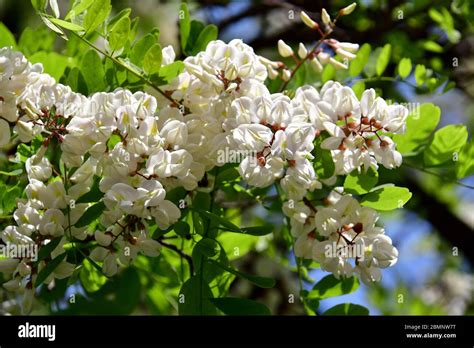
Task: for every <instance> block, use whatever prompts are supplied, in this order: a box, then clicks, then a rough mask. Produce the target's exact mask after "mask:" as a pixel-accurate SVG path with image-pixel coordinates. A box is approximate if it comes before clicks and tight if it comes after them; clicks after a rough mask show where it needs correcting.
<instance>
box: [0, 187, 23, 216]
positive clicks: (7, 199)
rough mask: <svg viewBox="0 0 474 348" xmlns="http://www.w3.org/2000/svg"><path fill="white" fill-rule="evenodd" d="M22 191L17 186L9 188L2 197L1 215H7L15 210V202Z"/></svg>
mask: <svg viewBox="0 0 474 348" xmlns="http://www.w3.org/2000/svg"><path fill="white" fill-rule="evenodd" d="M21 192H22V190H21V189H20V188H19V187H18V186H13V187H10V188H9V189H8V190H7V191H6V192H5V194H4V196H3V201H2V204H3V214H5V215H6V214H9V213H10V212H12V211H13V210H14V209H15V208H16V200H17V198H20V197H21Z"/></svg>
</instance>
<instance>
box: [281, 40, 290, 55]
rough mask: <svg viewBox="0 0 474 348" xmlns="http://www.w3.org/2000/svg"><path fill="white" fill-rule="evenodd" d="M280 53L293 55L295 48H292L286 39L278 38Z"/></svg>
mask: <svg viewBox="0 0 474 348" xmlns="http://www.w3.org/2000/svg"><path fill="white" fill-rule="evenodd" d="M278 53H280V55H281V56H282V57H285V58H286V57H290V56H292V55H293V50H292V49H291V47H290V46H288V45H287V44H286V43H285V41H283V40H278Z"/></svg>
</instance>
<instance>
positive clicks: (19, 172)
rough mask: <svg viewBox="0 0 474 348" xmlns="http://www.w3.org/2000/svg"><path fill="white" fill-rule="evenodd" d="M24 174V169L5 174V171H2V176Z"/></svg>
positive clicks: (0, 171) (0, 173) (0, 172)
mask: <svg viewBox="0 0 474 348" xmlns="http://www.w3.org/2000/svg"><path fill="white" fill-rule="evenodd" d="M22 173H23V169H21V168H20V169H15V170H13V171H11V172H4V171H3V170H0V175H5V176H19V175H21V174H22Z"/></svg>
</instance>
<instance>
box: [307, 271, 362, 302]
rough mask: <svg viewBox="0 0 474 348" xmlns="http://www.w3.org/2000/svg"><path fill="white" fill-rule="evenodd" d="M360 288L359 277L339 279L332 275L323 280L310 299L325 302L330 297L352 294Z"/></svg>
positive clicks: (312, 292) (311, 293)
mask: <svg viewBox="0 0 474 348" xmlns="http://www.w3.org/2000/svg"><path fill="white" fill-rule="evenodd" d="M358 287H359V280H358V278H357V277H350V278H345V279H337V278H336V277H334V276H333V275H332V274H331V275H328V276H326V277H324V278H323V279H321V280H320V281H319V282H318V283H316V285H315V286H314V287H313V289H312V290H311V292H310V293H309V294H308V298H311V299H313V298H314V299H319V300H323V299H326V298H329V297H335V296H342V295H346V294H350V293H352V292H354V291H356V290H357V288H358Z"/></svg>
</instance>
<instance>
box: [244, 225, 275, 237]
mask: <svg viewBox="0 0 474 348" xmlns="http://www.w3.org/2000/svg"><path fill="white" fill-rule="evenodd" d="M273 229H274V226H273V225H270V224H267V225H262V226H254V227H243V228H241V229H240V230H241V233H243V234H249V235H251V236H266V235H267V234H270V233H272V232H273Z"/></svg>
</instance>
